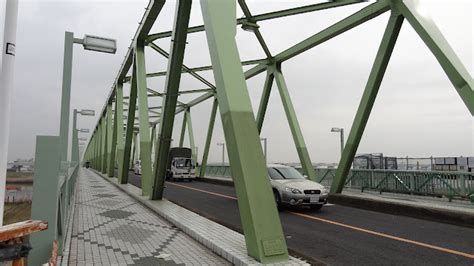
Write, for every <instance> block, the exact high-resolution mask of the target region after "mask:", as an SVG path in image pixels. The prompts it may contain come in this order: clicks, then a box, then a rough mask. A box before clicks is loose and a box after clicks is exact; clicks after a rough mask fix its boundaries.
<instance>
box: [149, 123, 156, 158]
mask: <svg viewBox="0 0 474 266" xmlns="http://www.w3.org/2000/svg"><path fill="white" fill-rule="evenodd" d="M155 136H156V124H154V125H153V126H152V127H151V144H150V145H151V146H150V151H151V153H152V154H153V151H154V150H153V148H154V146H155ZM152 158H153V157H152Z"/></svg>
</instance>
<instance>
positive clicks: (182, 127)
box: [179, 109, 188, 147]
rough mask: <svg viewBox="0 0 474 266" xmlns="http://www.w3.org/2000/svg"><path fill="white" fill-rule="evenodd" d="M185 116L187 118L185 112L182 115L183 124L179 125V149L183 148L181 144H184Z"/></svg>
mask: <svg viewBox="0 0 474 266" xmlns="http://www.w3.org/2000/svg"><path fill="white" fill-rule="evenodd" d="M186 110H187V109H186ZM187 116H188V112H187V111H185V112H184V114H183V123H182V125H181V136H180V137H179V147H183V144H184V136H185V135H186V124H187V120H188V119H187V118H186V117H187Z"/></svg>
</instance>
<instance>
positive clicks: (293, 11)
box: [146, 0, 365, 42]
mask: <svg viewBox="0 0 474 266" xmlns="http://www.w3.org/2000/svg"><path fill="white" fill-rule="evenodd" d="M361 2H365V1H362V0H359V1H350V0H342V1H330V2H326V3H319V4H312V5H307V6H302V7H296V8H290V9H284V10H279V11H274V12H269V13H264V14H259V15H255V16H253V19H254V21H255V22H258V21H263V20H269V19H276V18H282V17H287V16H293V15H299V14H304V13H308V12H313V11H318V10H324V9H329V8H333V7H340V6H345V5H351V4H356V3H361ZM246 21H247V19H246V18H240V19H237V20H236V22H237V25H241V24H243V23H244V22H246ZM201 31H204V25H199V26H194V27H190V28H189V29H188V33H195V32H201ZM170 36H171V31H165V32H160V33H154V34H150V35H148V37H147V39H146V41H147V42H152V41H154V40H157V39H161V38H166V37H170Z"/></svg>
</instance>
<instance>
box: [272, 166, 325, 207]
mask: <svg viewBox="0 0 474 266" xmlns="http://www.w3.org/2000/svg"><path fill="white" fill-rule="evenodd" d="M268 175H269V177H270V182H271V184H272V188H273V195H274V196H275V201H276V203H277V206H278V207H281V206H283V205H286V206H309V207H310V208H312V209H315V210H318V209H321V207H323V205H324V204H326V203H327V197H328V194H329V190H328V189H327V188H326V187H324V186H323V185H321V184H319V183H317V182H314V181H311V180H308V179H306V178H305V177H304V176H303V175H302V174H301V173H300V172H298V171H297V170H296V169H294V168H293V167H289V166H286V165H279V164H272V165H269V166H268Z"/></svg>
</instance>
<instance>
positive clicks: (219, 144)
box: [217, 143, 225, 165]
mask: <svg viewBox="0 0 474 266" xmlns="http://www.w3.org/2000/svg"><path fill="white" fill-rule="evenodd" d="M217 145H218V146H222V165H224V154H225V143H217Z"/></svg>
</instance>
